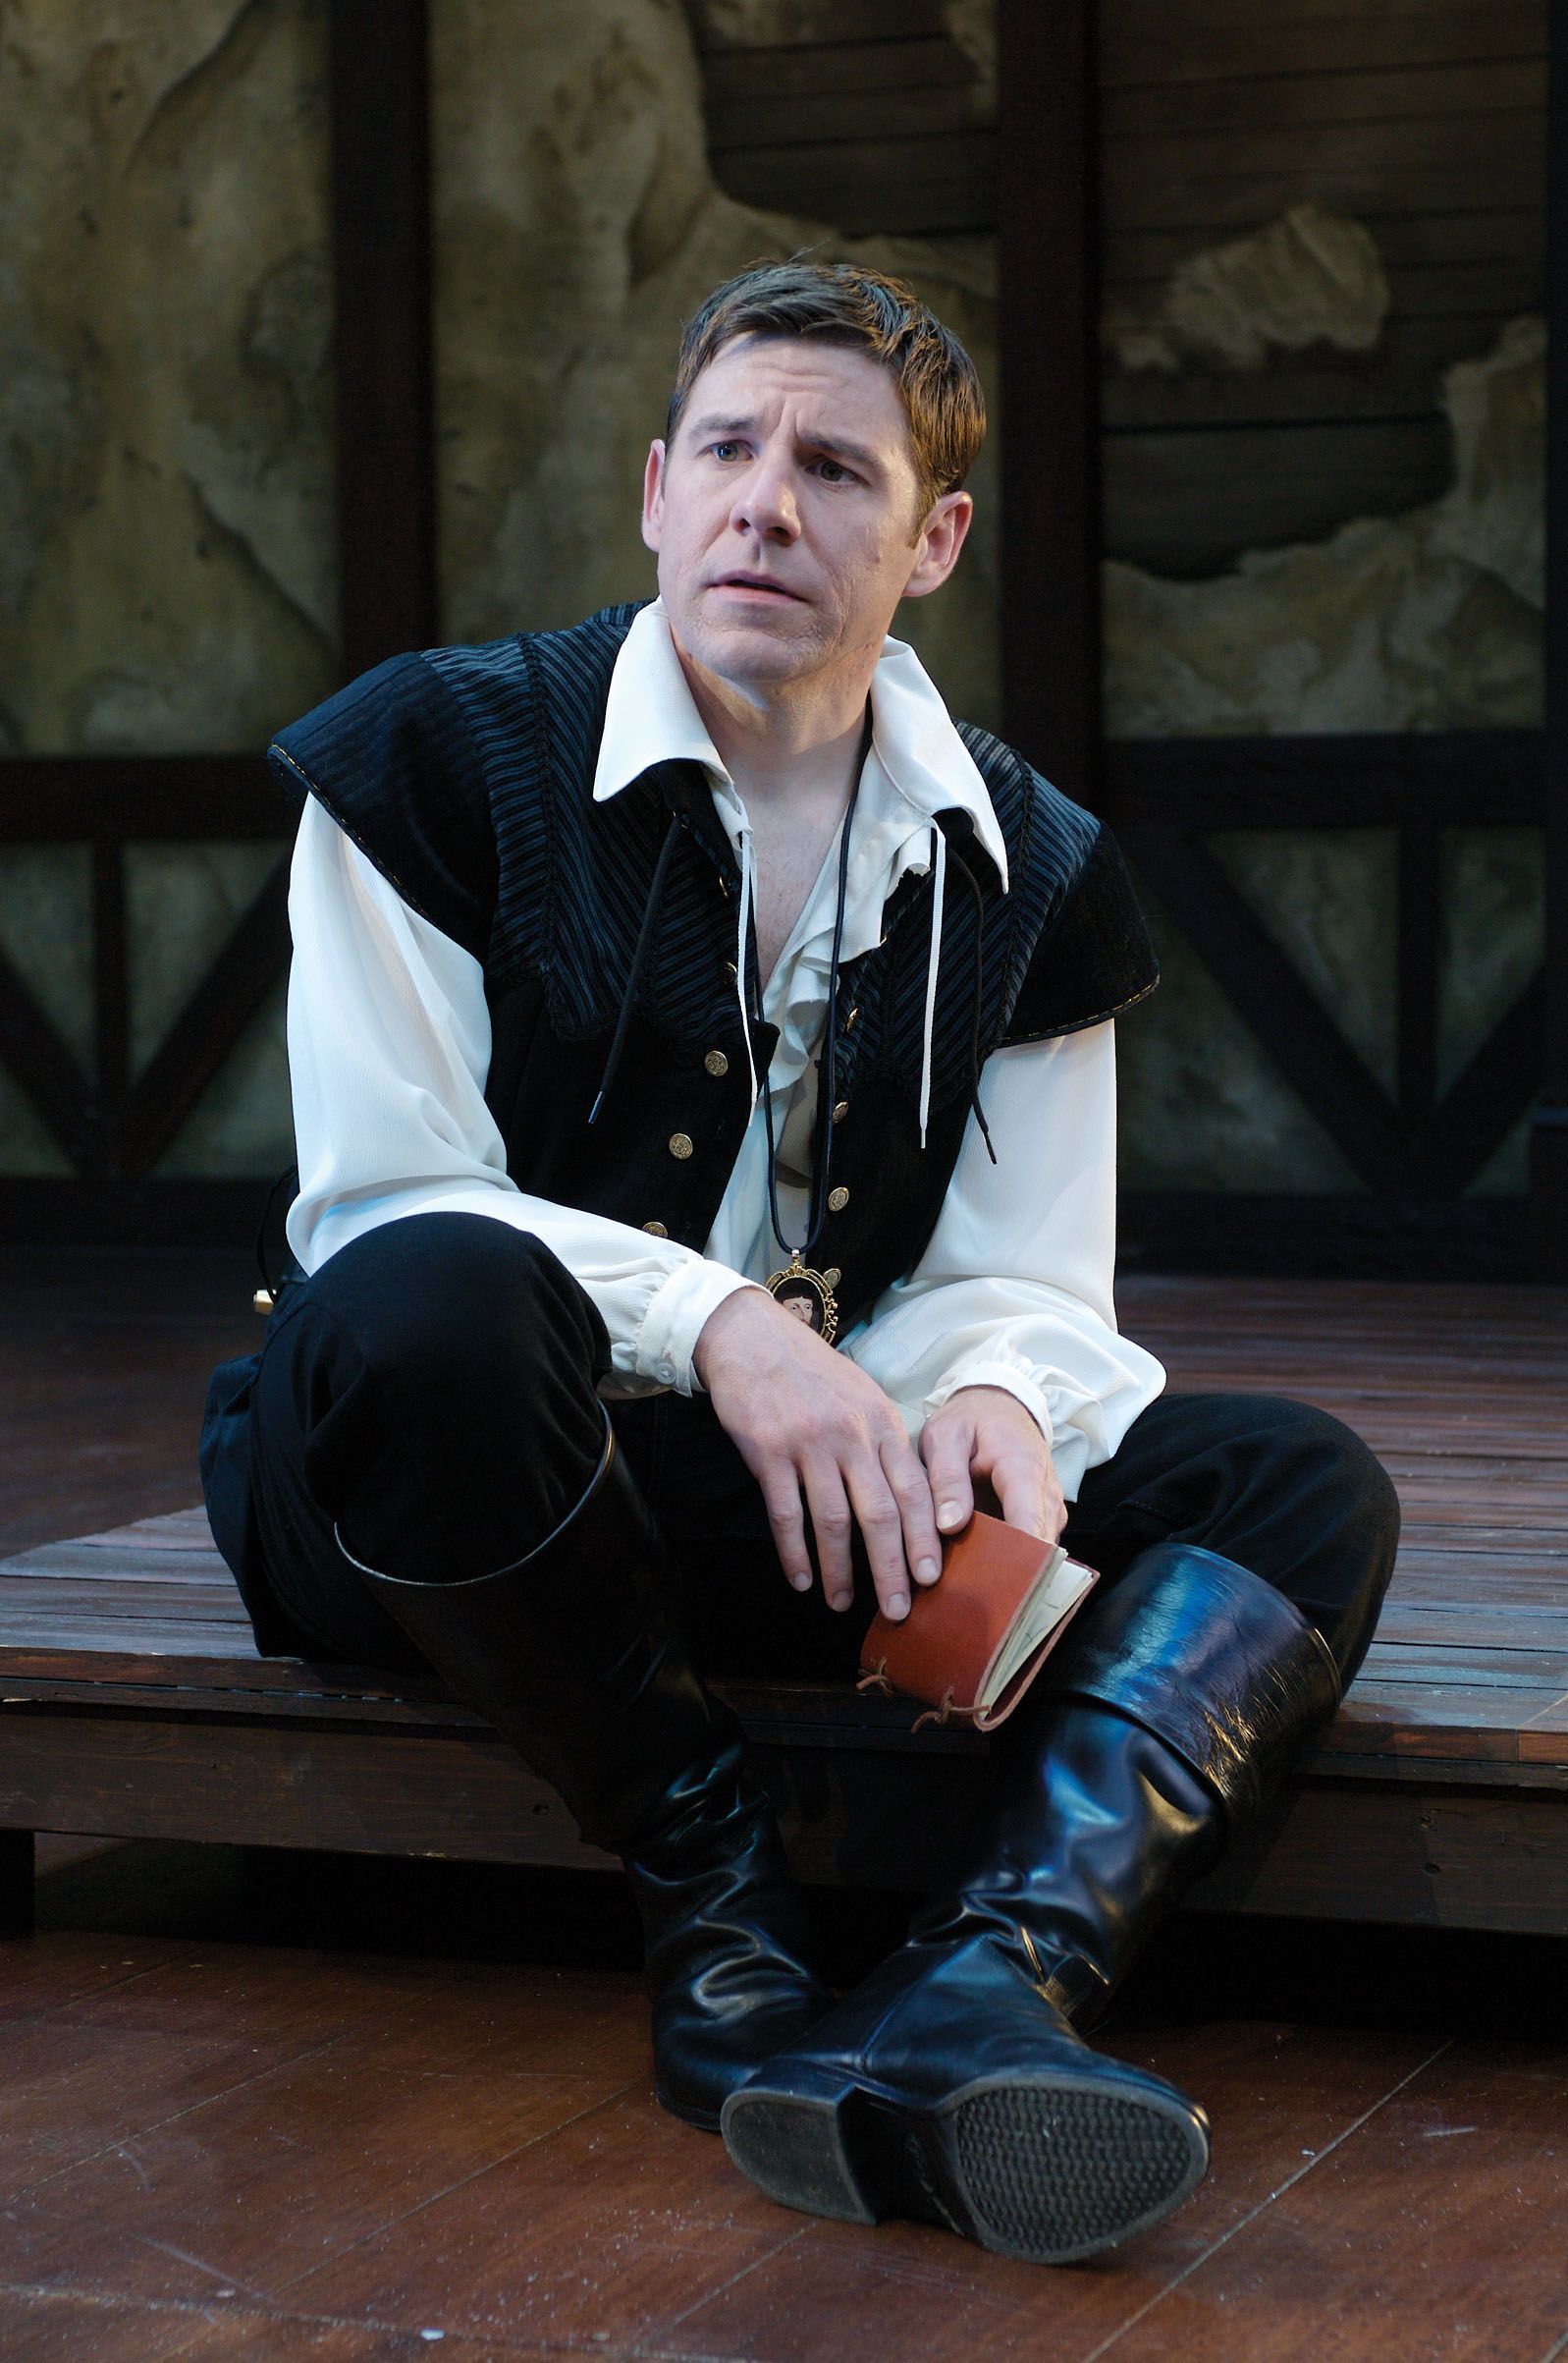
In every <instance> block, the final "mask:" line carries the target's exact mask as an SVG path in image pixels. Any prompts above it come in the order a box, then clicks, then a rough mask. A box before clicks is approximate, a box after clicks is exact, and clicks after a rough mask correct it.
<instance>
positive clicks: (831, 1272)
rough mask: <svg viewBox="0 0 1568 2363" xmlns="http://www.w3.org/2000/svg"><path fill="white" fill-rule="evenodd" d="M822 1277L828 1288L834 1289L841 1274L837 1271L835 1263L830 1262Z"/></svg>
mask: <svg viewBox="0 0 1568 2363" xmlns="http://www.w3.org/2000/svg"><path fill="white" fill-rule="evenodd" d="M822 1277H823V1279H824V1280H825V1281H826V1282H827V1283H828V1286H829V1288H830V1289H836V1288H837V1287H838V1283H839V1281H840V1280H842V1278H843V1274H842V1273H841V1272H840V1271H839V1269H838V1265H837V1264H830V1265H829V1266H828V1269H827V1270H826V1272H824V1274H823V1276H822Z"/></svg>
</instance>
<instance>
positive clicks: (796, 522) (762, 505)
mask: <svg viewBox="0 0 1568 2363" xmlns="http://www.w3.org/2000/svg"><path fill="white" fill-rule="evenodd" d="M730 523H731V524H732V525H733V526H734V527H735V530H736V531H737V532H740V533H745V532H751V533H758V534H761V535H762V536H763V537H764V538H766V539H770V540H774V541H793V540H794V538H795V536H796V535H797V534H798V532H799V531H800V512H799V510H798V509H797V507H796V506H795V493H794V486H793V484H792V483H791V481H790V478H789V471H788V469H787V468H785V467H780V466H779V465H778V463H777V462H775V461H773V460H770V459H769V458H768V457H767V455H766V454H763V455H762V456H761V457H759V459H758V460H757V463H756V465H755V466H754V467H749V468H748V469H747V470H746V478H745V482H744V483H743V484H741V485H739V486H738V487H737V490H736V494H735V501H734V506H733V508H732V509H731V510H730Z"/></svg>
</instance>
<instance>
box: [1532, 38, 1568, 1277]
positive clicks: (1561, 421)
mask: <svg viewBox="0 0 1568 2363" xmlns="http://www.w3.org/2000/svg"><path fill="white" fill-rule="evenodd" d="M1550 24H1551V94H1550V99H1549V102H1548V107H1547V119H1546V325H1547V342H1546V1023H1545V1044H1544V1051H1545V1056H1544V1060H1543V1063H1542V1072H1541V1096H1540V1098H1539V1100H1538V1101H1537V1103H1536V1116H1535V1124H1534V1126H1533V1127H1532V1133H1531V1144H1530V1151H1531V1153H1530V1213H1531V1235H1532V1243H1533V1248H1534V1256H1535V1264H1536V1270H1537V1272H1538V1273H1539V1274H1540V1276H1541V1279H1543V1280H1560V1281H1568V0H1552V7H1551V16H1550Z"/></svg>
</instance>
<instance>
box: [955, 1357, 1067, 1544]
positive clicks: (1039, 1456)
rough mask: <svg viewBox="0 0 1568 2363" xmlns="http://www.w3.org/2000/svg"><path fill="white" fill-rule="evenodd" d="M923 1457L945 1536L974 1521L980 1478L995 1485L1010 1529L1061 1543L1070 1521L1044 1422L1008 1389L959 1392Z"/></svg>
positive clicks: (980, 1388) (974, 1388)
mask: <svg viewBox="0 0 1568 2363" xmlns="http://www.w3.org/2000/svg"><path fill="white" fill-rule="evenodd" d="M920 1457H921V1458H922V1460H924V1462H925V1464H926V1474H927V1476H928V1477H929V1478H930V1480H931V1490H932V1493H933V1495H934V1496H935V1498H936V1504H937V1523H938V1525H939V1526H940V1527H941V1528H942V1531H943V1533H944V1534H956V1533H957V1532H958V1530H959V1528H960V1527H963V1526H966V1525H967V1524H968V1523H969V1520H970V1518H971V1516H972V1515H973V1513H974V1507H975V1492H974V1482H975V1479H976V1478H977V1477H982V1478H985V1479H986V1480H987V1481H988V1482H989V1483H990V1485H991V1487H992V1489H993V1491H994V1492H995V1494H996V1496H997V1499H998V1500H999V1502H1000V1504H1001V1514H1002V1516H1003V1517H1004V1518H1005V1519H1006V1521H1007V1523H1008V1525H1009V1526H1022V1527H1023V1528H1024V1529H1025V1531H1026V1532H1027V1533H1029V1534H1038V1535H1039V1536H1040V1538H1041V1540H1042V1542H1048V1543H1054V1541H1055V1540H1056V1538H1057V1536H1058V1535H1059V1534H1060V1532H1061V1530H1062V1528H1063V1526H1065V1524H1066V1523H1067V1505H1066V1503H1065V1502H1064V1501H1063V1499H1062V1494H1061V1487H1060V1486H1059V1485H1058V1484H1057V1483H1056V1472H1055V1469H1054V1466H1053V1464H1052V1458H1051V1447H1050V1446H1049V1445H1048V1444H1047V1442H1046V1440H1045V1438H1044V1436H1043V1435H1042V1434H1041V1432H1040V1423H1039V1421H1038V1420H1037V1419H1035V1418H1034V1416H1033V1415H1032V1413H1030V1412H1029V1411H1027V1410H1025V1408H1024V1406H1023V1404H1022V1403H1021V1402H1020V1401H1018V1398H1017V1397H1016V1396H1015V1395H1009V1394H1008V1393H1007V1391H1006V1389H1005V1388H1003V1387H960V1388H959V1390H958V1392H957V1394H956V1395H950V1396H949V1397H948V1398H947V1401H946V1402H945V1403H944V1404H943V1406H942V1409H941V1410H940V1411H933V1413H932V1414H931V1417H930V1418H929V1419H928V1420H927V1422H926V1424H925V1427H924V1429H923V1430H922V1432H921V1437H920Z"/></svg>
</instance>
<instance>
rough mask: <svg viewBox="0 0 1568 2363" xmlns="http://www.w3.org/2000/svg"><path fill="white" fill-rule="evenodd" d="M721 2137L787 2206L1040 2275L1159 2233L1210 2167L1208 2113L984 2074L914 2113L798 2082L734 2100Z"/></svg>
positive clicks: (1116, 2090) (1088, 2084)
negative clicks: (971, 2243) (959, 2246)
mask: <svg viewBox="0 0 1568 2363" xmlns="http://www.w3.org/2000/svg"><path fill="white" fill-rule="evenodd" d="M722 2129H723V2132H724V2138H725V2145H726V2147H727V2148H728V2150H729V2152H730V2157H731V2159H732V2160H733V2161H734V2163H735V2165H736V2166H737V2167H738V2168H739V2169H740V2171H741V2172H742V2173H743V2174H745V2175H746V2176H747V2177H748V2179H749V2180H751V2181H752V2182H754V2183H755V2184H756V2185H757V2187H758V2189H759V2190H761V2191H763V2192H765V2193H766V2194H767V2196H768V2197H769V2198H770V2199H776V2200H778V2201H779V2203H780V2204H781V2205H782V2206H784V2207H794V2208H799V2209H801V2210H802V2211H803V2212H804V2213H806V2214H808V2215H820V2216H833V2217H837V2218H838V2220H839V2221H840V2222H843V2223H850V2224H880V2223H881V2222H882V2221H883V2220H884V2219H885V2218H886V2217H888V2216H913V2217H915V2218H916V2219H918V2220H920V2221H922V2222H927V2223H941V2224H946V2226H948V2228H949V2229H951V2230H953V2231H956V2232H958V2233H960V2234H961V2235H962V2236H963V2237H964V2238H967V2239H972V2240H975V2241H978V2242H979V2244H980V2246H981V2247H983V2248H989V2249H992V2250H994V2251H995V2252H996V2253H997V2254H998V2255H1000V2256H1012V2257H1018V2258H1021V2259H1022V2260H1023V2261H1024V2262H1026V2263H1028V2264H1038V2265H1066V2264H1071V2263H1073V2262H1074V2261H1075V2260H1076V2259H1077V2258H1080V2257H1088V2256H1095V2255H1098V2254H1099V2253H1100V2252H1101V2251H1102V2250H1103V2249H1106V2248H1112V2247H1115V2246H1116V2245H1117V2244H1118V2242H1120V2241H1122V2240H1126V2239H1130V2238H1131V2237H1132V2236H1133V2234H1134V2233H1135V2232H1139V2231H1143V2230H1145V2229H1147V2227H1148V2226H1150V2225H1152V2224H1158V2223H1159V2222H1160V2220H1161V2218H1162V2216H1165V2215H1168V2214H1169V2213H1170V2211H1171V2209H1172V2208H1174V2207H1178V2206H1179V2205H1180V2204H1181V2202H1182V2200H1183V2199H1185V2198H1187V2197H1188V2196H1189V2195H1190V2193H1191V2192H1192V2191H1194V2190H1195V2189H1196V2188H1197V2186H1198V2184H1199V2183H1200V2182H1201V2181H1202V2180H1203V2177H1204V2174H1205V2172H1206V2171H1207V2170H1208V2165H1209V2140H1208V2128H1207V2125H1206V2122H1205V2119H1204V2117H1203V2114H1202V2112H1201V2111H1200V2110H1198V2109H1195V2108H1194V2107H1193V2105H1192V2104H1191V2103H1190V2102H1188V2101H1184V2100H1183V2099H1182V2097H1181V2095H1180V2094H1179V2093H1177V2092H1174V2091H1171V2092H1166V2091H1164V2090H1163V2089H1162V2087H1160V2086H1158V2085H1154V2084H1151V2085H1150V2086H1149V2087H1147V2088H1146V2089H1144V2090H1142V2091H1140V2090H1138V2089H1137V2088H1136V2087H1134V2088H1133V2089H1131V2090H1129V2089H1126V2088H1125V2087H1118V2086H1114V2085H1111V2084H1109V2083H1108V2081H1107V2080H1106V2079H1105V2078H1095V2077H1091V2076H1084V2077H1076V2078H1075V2077H1072V2076H1069V2075H1062V2076H1059V2077H1052V2076H1038V2077H995V2078H987V2079H982V2080H980V2081H977V2082H976V2083H973V2084H968V2085H965V2086H964V2087H963V2088H962V2089H961V2090H960V2091H958V2092H956V2093H953V2094H950V2095H949V2096H948V2097H947V2098H946V2100H944V2101H942V2102H941V2103H939V2104H938V2105H937V2106H936V2107H934V2108H932V2109H924V2110H921V2109H911V2108H907V2107H901V2106H899V2105H898V2104H897V2103H895V2102H893V2101H892V2100H891V2099H886V2098H882V2097H879V2096H878V2095H877V2094H876V2093H875V2092H874V2091H869V2090H866V2089H865V2088H863V2087H861V2086H860V2085H857V2084H852V2083H845V2084H841V2085H838V2086H834V2085H832V2084H831V2083H830V2082H829V2081H828V2080H827V2079H823V2080H821V2081H820V2082H818V2081H817V2080H815V2079H812V2078H809V2077H807V2078H802V2079H801V2080H800V2081H799V2082H798V2083H797V2084H796V2085H795V2086H794V2087H792V2088H791V2089H789V2090H781V2089H775V2090H772V2091H768V2090H763V2091H754V2090H751V2089H747V2090H744V2091H741V2092H738V2093H735V2094H733V2095H732V2096H731V2097H730V2100H729V2101H728V2102H727V2103H726V2104H725V2109H724V2114H723V2119H722Z"/></svg>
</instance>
